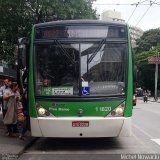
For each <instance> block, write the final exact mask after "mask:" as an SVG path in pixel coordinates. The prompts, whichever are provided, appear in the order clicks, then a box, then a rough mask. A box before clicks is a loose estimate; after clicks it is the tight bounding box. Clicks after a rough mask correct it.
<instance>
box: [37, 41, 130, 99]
mask: <svg viewBox="0 0 160 160" xmlns="http://www.w3.org/2000/svg"><path fill="white" fill-rule="evenodd" d="M34 54H35V62H34V64H35V82H36V88H35V91H36V95H41V96H111V95H124V94H125V85H126V76H127V75H126V73H127V44H126V43H117V42H116V43H115V42H109V43H107V42H106V41H103V43H102V40H101V41H96V42H95V41H94V42H68V41H66V42H65V41H63V42H62V41H57V40H55V41H53V42H52V43H51V42H47V43H43V42H41V43H36V44H35V47H34Z"/></svg>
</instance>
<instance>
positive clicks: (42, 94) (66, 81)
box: [22, 20, 133, 137]
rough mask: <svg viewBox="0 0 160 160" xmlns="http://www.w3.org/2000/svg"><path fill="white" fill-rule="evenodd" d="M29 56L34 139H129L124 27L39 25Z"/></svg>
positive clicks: (127, 57) (129, 60)
mask: <svg viewBox="0 0 160 160" xmlns="http://www.w3.org/2000/svg"><path fill="white" fill-rule="evenodd" d="M22 52H23V51H22ZM28 54H29V65H28V100H29V111H30V122H31V133H32V136H35V137H118V136H130V135H131V117H132V106H133V104H132V99H133V89H132V86H133V82H132V79H133V78H132V53H131V43H130V36H129V31H128V27H127V25H126V24H125V23H120V22H106V21H100V20H69V21H67V20H66V21H54V22H46V23H40V24H36V25H34V26H33V28H32V35H31V41H30V49H29V53H28Z"/></svg>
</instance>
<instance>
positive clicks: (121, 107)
mask: <svg viewBox="0 0 160 160" xmlns="http://www.w3.org/2000/svg"><path fill="white" fill-rule="evenodd" d="M124 107H125V103H124V102H123V103H121V104H120V105H119V106H118V107H117V108H115V109H114V110H113V111H112V112H111V113H110V114H109V115H108V116H112V117H122V116H123V112H124Z"/></svg>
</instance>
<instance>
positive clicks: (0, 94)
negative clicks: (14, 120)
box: [0, 79, 9, 118]
mask: <svg viewBox="0 0 160 160" xmlns="http://www.w3.org/2000/svg"><path fill="white" fill-rule="evenodd" d="M8 85H9V80H8V79H5V80H4V81H3V86H1V87H0V99H1V102H2V112H3V118H4V116H5V114H6V111H7V108H6V107H5V105H6V104H5V102H4V101H3V95H4V92H5V90H6V89H8Z"/></svg>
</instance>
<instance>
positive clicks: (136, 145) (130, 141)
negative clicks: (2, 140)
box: [20, 100, 160, 160]
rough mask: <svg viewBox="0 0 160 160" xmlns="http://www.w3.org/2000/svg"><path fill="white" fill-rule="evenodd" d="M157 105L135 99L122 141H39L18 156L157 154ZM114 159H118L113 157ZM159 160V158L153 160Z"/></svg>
mask: <svg viewBox="0 0 160 160" xmlns="http://www.w3.org/2000/svg"><path fill="white" fill-rule="evenodd" d="M159 122H160V103H156V102H148V103H144V102H143V101H141V100H138V104H137V106H136V107H134V110H133V135H132V136H131V137H124V138H100V139H97V138H96V139H54V138H40V139H38V140H37V141H36V143H35V144H34V145H33V146H32V147H30V148H29V149H28V150H27V151H26V152H25V153H24V154H23V155H22V156H21V157H20V159H21V160H27V159H30V160H32V159H44V160H46V159H47V160H48V159H53V160H59V159H60V160H81V159H83V160H90V159H92V160H94V159H95V160H103V159H105V160H107V159H114V156H116V157H115V159H122V157H121V156H123V154H125V155H127V156H130V154H133V155H131V156H136V157H126V159H127V158H129V159H131V158H134V159H140V157H138V155H137V154H156V153H158V154H160V127H159V126H160V125H159ZM134 154H135V155H134ZM117 156H118V157H117ZM156 158H158V159H160V155H159V157H156Z"/></svg>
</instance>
